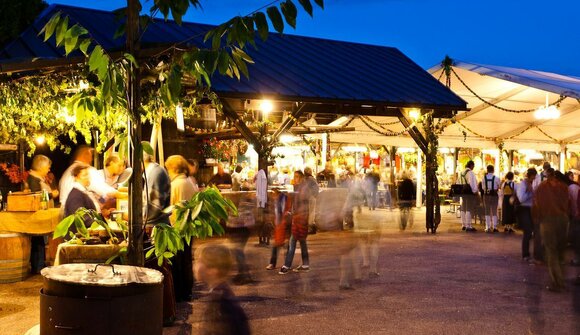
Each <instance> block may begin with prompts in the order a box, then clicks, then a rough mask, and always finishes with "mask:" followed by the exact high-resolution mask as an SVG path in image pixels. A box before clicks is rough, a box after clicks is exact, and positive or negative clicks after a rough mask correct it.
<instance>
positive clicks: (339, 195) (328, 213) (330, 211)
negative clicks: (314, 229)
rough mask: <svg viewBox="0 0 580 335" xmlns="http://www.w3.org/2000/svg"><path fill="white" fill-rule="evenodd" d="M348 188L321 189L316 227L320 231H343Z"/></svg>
mask: <svg viewBox="0 0 580 335" xmlns="http://www.w3.org/2000/svg"><path fill="white" fill-rule="evenodd" d="M347 195H348V189H347V188H340V187H339V188H321V189H320V192H319V193H318V197H317V198H316V225H317V226H318V228H319V229H320V230H342V225H343V220H344V211H343V208H344V203H345V202H346V197H347Z"/></svg>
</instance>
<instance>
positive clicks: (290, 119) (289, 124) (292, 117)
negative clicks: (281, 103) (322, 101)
mask: <svg viewBox="0 0 580 335" xmlns="http://www.w3.org/2000/svg"><path fill="white" fill-rule="evenodd" d="M304 107H306V104H305V103H304V104H301V105H300V107H298V109H297V110H295V111H294V112H292V114H290V117H288V118H287V119H286V120H284V122H282V125H281V126H280V127H279V128H278V130H276V132H275V133H274V134H273V135H272V141H276V140H277V139H278V137H280V134H282V133H283V132H285V131H287V130H288V129H290V128H291V127H292V126H293V125H294V122H295V120H298V118H299V117H300V116H301V115H302V114H303V113H304Z"/></svg>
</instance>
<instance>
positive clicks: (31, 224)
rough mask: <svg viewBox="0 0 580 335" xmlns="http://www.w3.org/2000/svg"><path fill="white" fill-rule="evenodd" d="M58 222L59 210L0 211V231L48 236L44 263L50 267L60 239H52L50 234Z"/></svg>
mask: <svg viewBox="0 0 580 335" xmlns="http://www.w3.org/2000/svg"><path fill="white" fill-rule="evenodd" d="M59 222H60V208H49V209H46V210H39V211H36V212H3V211H0V231H6V232H12V233H21V234H26V235H36V236H42V235H48V243H47V244H46V249H47V250H46V252H45V262H46V263H47V264H48V265H51V264H52V263H53V261H54V258H55V255H56V249H57V246H58V244H59V243H60V242H62V239H60V238H59V239H53V238H52V232H54V229H55V228H56V226H57V225H58V223H59Z"/></svg>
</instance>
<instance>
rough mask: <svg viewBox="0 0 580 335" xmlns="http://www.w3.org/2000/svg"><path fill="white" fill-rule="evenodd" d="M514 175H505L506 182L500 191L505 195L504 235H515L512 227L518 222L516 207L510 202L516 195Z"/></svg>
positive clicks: (502, 218) (503, 199) (503, 197)
mask: <svg viewBox="0 0 580 335" xmlns="http://www.w3.org/2000/svg"><path fill="white" fill-rule="evenodd" d="M515 187H516V185H515V183H514V173H513V172H511V171H510V172H508V173H507V174H506V175H505V180H504V182H503V183H502V184H501V187H500V190H501V192H502V194H503V196H502V201H501V206H502V207H501V208H502V210H501V223H502V225H503V226H504V230H503V231H504V233H509V234H511V233H513V232H514V229H513V228H512V225H513V224H514V223H515V222H516V213H515V207H514V205H513V204H512V203H511V202H510V198H511V197H512V195H513V194H514V193H515Z"/></svg>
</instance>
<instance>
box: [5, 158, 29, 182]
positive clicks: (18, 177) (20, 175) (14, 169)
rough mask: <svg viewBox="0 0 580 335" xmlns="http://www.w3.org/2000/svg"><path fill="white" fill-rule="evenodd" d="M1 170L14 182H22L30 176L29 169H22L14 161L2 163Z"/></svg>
mask: <svg viewBox="0 0 580 335" xmlns="http://www.w3.org/2000/svg"><path fill="white" fill-rule="evenodd" d="M0 171H2V172H4V174H5V175H6V176H7V177H8V179H9V180H10V182H11V183H13V184H19V183H22V182H24V181H25V180H26V179H27V178H28V171H20V167H19V166H18V165H16V164H14V163H0Z"/></svg>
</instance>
